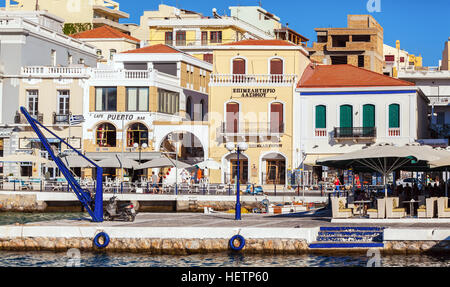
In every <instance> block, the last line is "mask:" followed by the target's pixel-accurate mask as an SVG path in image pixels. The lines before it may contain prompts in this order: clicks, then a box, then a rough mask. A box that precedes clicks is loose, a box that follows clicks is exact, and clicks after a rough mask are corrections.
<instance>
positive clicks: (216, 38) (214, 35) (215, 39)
mask: <svg viewBox="0 0 450 287" xmlns="http://www.w3.org/2000/svg"><path fill="white" fill-rule="evenodd" d="M209 35H210V40H211V43H222V31H211V32H210V34H209Z"/></svg>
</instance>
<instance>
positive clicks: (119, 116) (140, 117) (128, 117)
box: [91, 113, 145, 121]
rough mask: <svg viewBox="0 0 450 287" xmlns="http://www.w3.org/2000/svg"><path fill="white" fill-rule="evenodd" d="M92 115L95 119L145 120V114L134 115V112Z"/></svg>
mask: <svg viewBox="0 0 450 287" xmlns="http://www.w3.org/2000/svg"><path fill="white" fill-rule="evenodd" d="M91 116H93V117H94V119H103V120H107V121H133V120H138V121H139V120H140V121H144V120H145V116H143V115H138V116H136V115H133V114H114V113H111V114H91Z"/></svg>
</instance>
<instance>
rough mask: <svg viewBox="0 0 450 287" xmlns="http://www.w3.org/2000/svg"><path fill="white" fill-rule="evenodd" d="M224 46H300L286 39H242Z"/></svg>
mask: <svg viewBox="0 0 450 287" xmlns="http://www.w3.org/2000/svg"><path fill="white" fill-rule="evenodd" d="M223 46H298V45H295V44H294V43H291V42H288V41H284V40H242V41H238V42H233V43H227V44H223Z"/></svg>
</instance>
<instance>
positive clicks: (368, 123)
mask: <svg viewBox="0 0 450 287" xmlns="http://www.w3.org/2000/svg"><path fill="white" fill-rule="evenodd" d="M363 127H364V128H373V127H375V106H374V105H364V106H363Z"/></svg>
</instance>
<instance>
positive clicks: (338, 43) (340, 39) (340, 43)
mask: <svg viewBox="0 0 450 287" xmlns="http://www.w3.org/2000/svg"><path fill="white" fill-rule="evenodd" d="M331 39H332V41H333V43H332V44H333V48H335V47H337V48H345V47H346V46H347V42H348V41H349V40H350V37H349V36H348V35H337V36H331Z"/></svg>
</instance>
